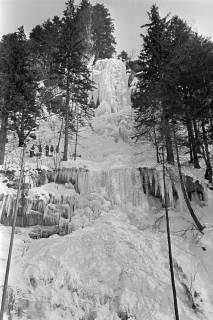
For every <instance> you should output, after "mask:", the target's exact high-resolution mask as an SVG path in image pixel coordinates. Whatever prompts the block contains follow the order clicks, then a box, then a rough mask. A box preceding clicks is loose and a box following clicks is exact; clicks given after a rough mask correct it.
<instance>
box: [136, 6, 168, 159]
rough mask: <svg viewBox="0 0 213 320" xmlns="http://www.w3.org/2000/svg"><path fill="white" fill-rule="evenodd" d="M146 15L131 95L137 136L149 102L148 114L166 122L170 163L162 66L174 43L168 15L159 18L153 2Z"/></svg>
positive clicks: (166, 138)
mask: <svg viewBox="0 0 213 320" xmlns="http://www.w3.org/2000/svg"><path fill="white" fill-rule="evenodd" d="M148 16H149V19H150V23H148V24H146V25H144V26H142V27H143V28H144V27H147V33H146V34H145V35H143V34H141V37H142V38H143V48H142V50H141V52H140V55H139V61H138V62H139V65H140V68H141V69H140V72H139V73H138V79H139V85H138V90H137V91H136V94H135V95H134V96H133V97H132V100H133V107H134V108H135V109H136V130H137V136H140V135H141V133H142V132H141V130H143V129H142V127H143V117H142V114H143V113H144V111H143V110H144V109H146V106H147V105H149V106H150V108H151V110H152V111H151V113H150V112H149V114H151V115H152V117H153V115H155V114H158V115H159V114H160V115H161V118H164V119H165V121H166V122H167V131H166V132H164V134H165V140H166V151H167V161H168V162H170V163H172V164H173V163H174V155H173V147H172V138H171V130H170V118H169V112H168V104H167V99H166V95H167V93H166V86H165V67H166V65H167V63H168V61H169V55H170V51H171V47H172V45H173V44H172V41H171V36H170V34H169V20H168V17H167V16H166V17H164V18H160V15H159V9H158V7H157V6H156V5H153V6H152V7H151V10H150V12H149V13H148ZM161 111H162V112H161ZM154 117H155V116H154ZM155 118H157V117H155ZM161 122H162V119H161Z"/></svg>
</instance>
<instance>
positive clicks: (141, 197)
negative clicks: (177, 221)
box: [1, 167, 206, 226]
mask: <svg viewBox="0 0 213 320" xmlns="http://www.w3.org/2000/svg"><path fill="white" fill-rule="evenodd" d="M48 178H49V182H50V183H48V184H45V185H44V186H41V187H38V188H33V189H31V190H30V193H29V195H28V196H27V197H26V198H25V199H24V202H22V201H21V200H20V208H19V212H20V214H18V221H17V224H18V225H24V226H25V225H35V224H45V225H53V224H58V223H59V220H60V218H61V217H63V218H66V219H67V222H69V221H70V220H72V217H73V216H74V215H77V214H78V209H81V210H82V209H83V210H88V209H89V211H90V212H91V214H92V215H93V216H94V215H96V214H97V211H98V212H99V213H100V212H101V211H105V210H106V204H107V206H111V207H113V206H119V207H125V206H127V205H128V204H131V205H133V206H135V207H139V208H141V211H143V210H146V211H148V210H149V197H150V196H152V197H155V198H158V199H160V201H161V202H162V203H163V202H164V198H165V195H164V188H163V177H162V171H161V170H157V169H156V168H155V169H154V168H147V167H144V168H139V169H137V168H131V167H130V168H114V169H112V168H111V169H109V170H99V171H92V170H88V169H85V168H66V167H65V168H62V169H60V170H59V171H58V172H57V173H56V175H53V174H51V175H50V176H49V177H48ZM185 181H186V187H187V192H188V195H189V197H190V198H191V199H195V198H199V200H206V190H205V186H204V185H202V184H201V183H200V182H199V181H194V182H193V181H192V178H191V177H189V176H186V177H185ZM166 184H167V198H168V201H169V206H171V207H173V208H174V207H176V206H178V205H179V206H180V208H181V209H183V207H184V204H183V197H182V191H181V188H180V184H179V182H178V179H177V176H175V174H174V172H172V171H171V174H169V175H167V177H166ZM2 201H3V204H2V206H1V207H2V217H1V222H2V223H4V224H7V225H8V224H11V221H12V208H13V203H14V199H13V197H10V196H8V195H6V196H5V197H2ZM82 203H83V205H82Z"/></svg>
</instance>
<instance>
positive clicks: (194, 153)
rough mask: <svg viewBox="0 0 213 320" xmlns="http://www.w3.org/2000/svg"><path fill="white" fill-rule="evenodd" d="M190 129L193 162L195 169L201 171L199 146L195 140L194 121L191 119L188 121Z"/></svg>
mask: <svg viewBox="0 0 213 320" xmlns="http://www.w3.org/2000/svg"><path fill="white" fill-rule="evenodd" d="M188 129H189V134H190V137H191V146H192V153H193V160H194V168H195V169H200V164H199V159H198V154H197V146H196V141H195V138H194V132H193V127H192V121H191V120H190V119H189V120H188Z"/></svg>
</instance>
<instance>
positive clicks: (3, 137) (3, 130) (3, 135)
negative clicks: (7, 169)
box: [0, 114, 8, 165]
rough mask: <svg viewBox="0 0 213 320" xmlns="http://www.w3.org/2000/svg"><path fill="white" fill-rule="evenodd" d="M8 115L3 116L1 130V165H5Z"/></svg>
mask: <svg viewBox="0 0 213 320" xmlns="http://www.w3.org/2000/svg"><path fill="white" fill-rule="evenodd" d="M7 125H8V115H7V114H2V116H1V128H0V165H2V164H4V157H5V146H6V140H7Z"/></svg>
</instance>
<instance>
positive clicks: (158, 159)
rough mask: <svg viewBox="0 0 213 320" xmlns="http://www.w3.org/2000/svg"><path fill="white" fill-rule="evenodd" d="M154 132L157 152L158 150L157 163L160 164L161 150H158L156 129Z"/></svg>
mask: <svg viewBox="0 0 213 320" xmlns="http://www.w3.org/2000/svg"><path fill="white" fill-rule="evenodd" d="M153 131H154V144H155V150H156V158H157V163H160V156H159V148H158V142H157V135H156V131H155V127H154V128H153Z"/></svg>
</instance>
